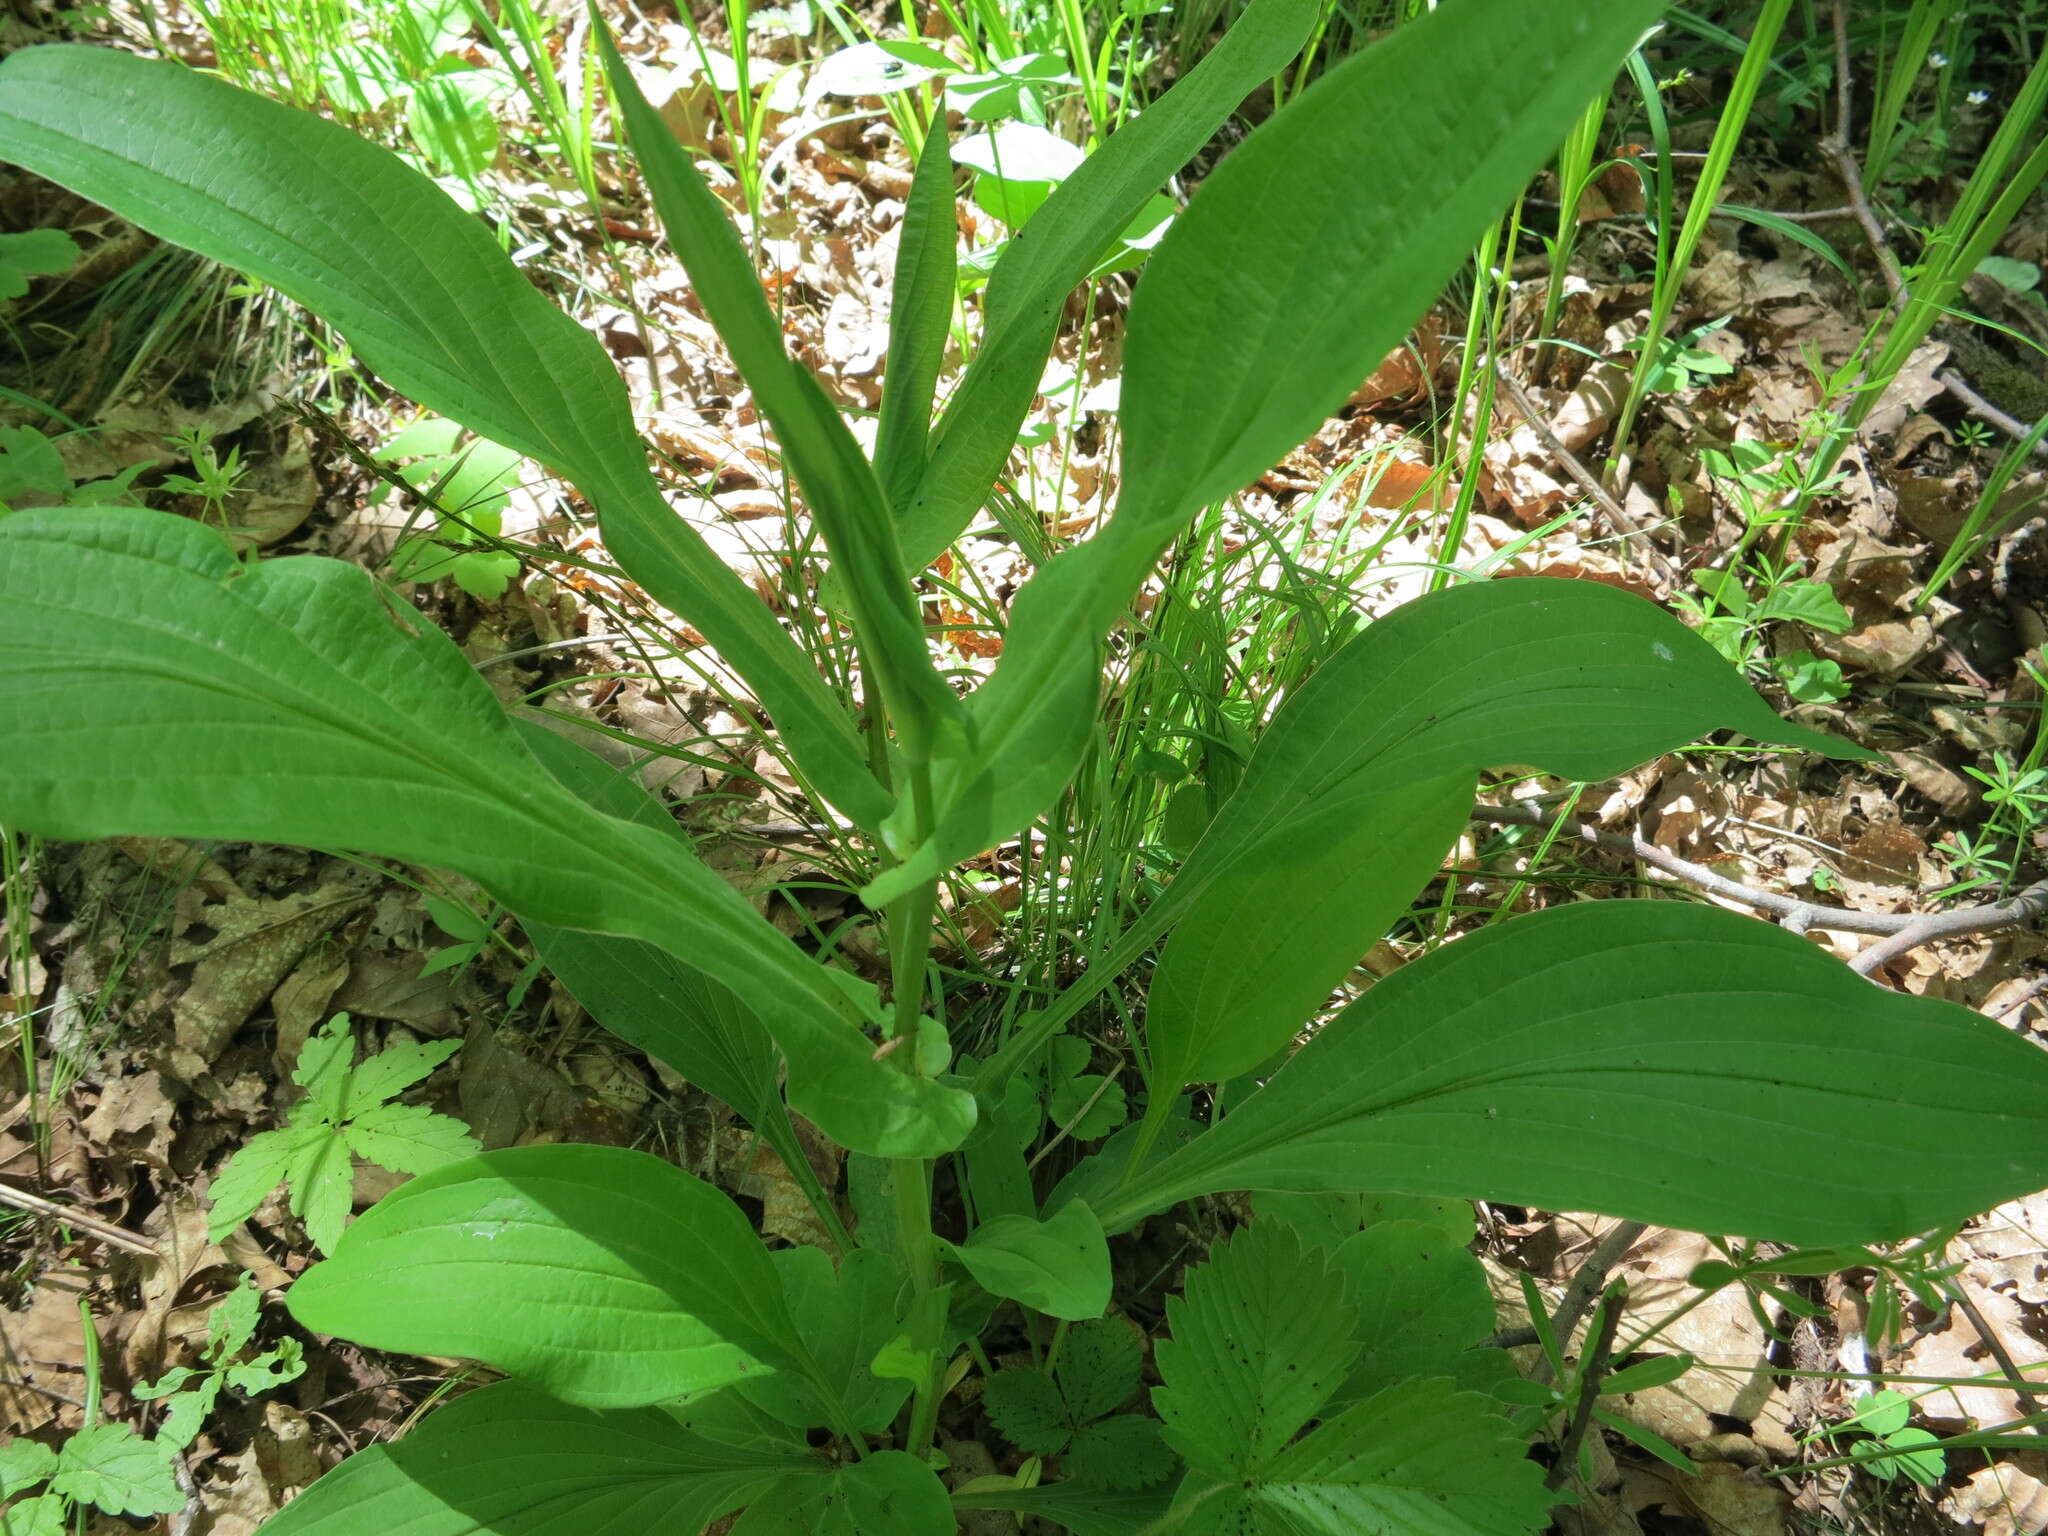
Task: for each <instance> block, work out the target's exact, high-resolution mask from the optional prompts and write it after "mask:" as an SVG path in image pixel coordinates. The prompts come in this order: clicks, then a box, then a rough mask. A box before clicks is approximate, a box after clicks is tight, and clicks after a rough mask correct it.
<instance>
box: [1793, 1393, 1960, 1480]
mask: <svg viewBox="0 0 2048 1536" xmlns="http://www.w3.org/2000/svg"><path fill="white" fill-rule="evenodd" d="M1912 1416H1913V1400H1912V1399H1911V1398H1909V1397H1907V1396H1906V1395H1905V1394H1904V1393H1901V1392H1894V1391H1892V1390H1891V1388H1889V1387H1884V1388H1880V1389H1879V1390H1878V1391H1875V1392H1872V1393H1870V1394H1869V1395H1868V1396H1867V1397H1864V1398H1863V1399H1861V1401H1860V1402H1859V1403H1858V1405H1857V1407H1856V1410H1855V1412H1853V1413H1851V1414H1850V1415H1849V1417H1848V1418H1846V1419H1844V1420H1842V1421H1841V1423H1839V1424H1833V1425H1830V1426H1829V1427H1828V1428H1827V1429H1826V1430H1825V1431H1823V1434H1824V1436H1825V1438H1827V1439H1829V1440H1839V1441H1840V1442H1841V1443H1842V1448H1843V1449H1844V1450H1845V1451H1847V1452H1848V1453H1850V1454H1852V1455H1855V1456H1857V1457H1858V1458H1859V1461H1858V1464H1859V1465H1860V1466H1861V1467H1862V1468H1863V1469H1864V1471H1866V1472H1869V1473H1871V1474H1872V1475H1873V1476H1876V1477H1881V1478H1883V1479H1884V1480H1885V1481H1886V1482H1890V1481H1891V1480H1892V1479H1893V1478H1897V1477H1906V1478H1910V1479H1911V1480H1912V1481H1914V1482H1916V1483H1918V1484H1919V1485H1920V1486H1921V1487H1923V1488H1932V1487H1934V1486H1935V1485H1936V1484H1938V1483H1939V1482H1940V1481H1941V1480H1942V1477H1943V1476H1944V1475H1945V1474H1946V1473H1947V1471H1948V1461H1947V1457H1946V1455H1945V1453H1944V1452H1943V1451H1942V1449H1941V1437H1940V1436H1939V1435H1937V1434H1935V1433H1934V1432H1933V1431H1932V1430H1927V1429H1921V1428H1920V1427H1919V1426H1917V1425H1914V1424H1910V1423H1908V1422H1907V1421H1908V1420H1909V1419H1910V1418H1911V1417H1912ZM1879 1448H1882V1449H1883V1451H1884V1453H1885V1454H1883V1455H1878V1456H1870V1455H1869V1453H1870V1452H1871V1451H1873V1450H1876V1449H1879ZM1865 1457H1867V1458H1868V1459H1863V1458H1865Z"/></svg>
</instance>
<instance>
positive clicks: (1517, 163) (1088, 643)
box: [866, 0, 1662, 900]
mask: <svg viewBox="0 0 2048 1536" xmlns="http://www.w3.org/2000/svg"><path fill="white" fill-rule="evenodd" d="M1661 9H1662V6H1661V4H1660V3H1657V0H1622V3H1616V4H1612V5H1603V6H1594V7H1585V6H1532V5H1528V4H1525V3H1523V0H1460V3H1458V4H1456V5H1446V6H1443V7H1441V8H1439V9H1437V10H1435V11H1432V12H1431V13H1430V14H1428V15H1427V16H1425V17H1423V18H1422V19H1421V20H1419V21H1415V22H1411V23H1408V24H1406V25H1404V26H1403V27H1401V28H1400V30H1399V31H1397V32H1396V33H1395V34H1394V35H1393V36H1392V37H1391V38H1389V39H1388V40H1386V41H1384V42H1381V43H1378V44H1375V45H1374V46H1373V47H1371V48H1368V49H1367V50H1365V51H1364V52H1363V53H1361V54H1359V55H1358V56H1357V57H1355V58H1352V59H1348V60H1346V61H1345V62H1344V63H1342V64H1340V65H1338V66H1337V67H1336V68H1334V69H1332V70H1330V71H1329V72H1328V73H1327V74H1326V75H1324V76H1323V78H1322V79H1320V80H1318V81H1317V82H1316V83H1315V84H1314V85H1312V86H1310V87H1309V88H1308V89H1307V90H1306V91H1304V92H1302V93H1301V95H1299V96H1298V97H1296V98H1295V99H1294V100H1293V101H1292V102H1290V103H1289V104H1288V105H1287V106H1286V107H1285V108H1283V109H1282V110H1281V111H1280V112H1278V113H1276V114H1275V115H1274V116H1273V118H1272V119H1271V120H1270V121H1268V122H1267V123H1266V124H1265V125H1264V126H1262V127H1261V128H1260V129H1259V130H1258V131H1257V132H1256V133H1254V134H1253V135H1252V136H1251V137H1250V138H1249V139H1247V140H1246V141H1245V142H1244V143H1243V144H1242V145H1240V146H1239V147H1238V148H1237V149H1236V150H1235V151H1233V152H1232V153H1231V154H1230V155H1229V157H1227V158H1226V159H1225V160H1224V162H1223V163H1222V165H1221V166H1219V167H1218V168H1217V170H1216V172H1215V173H1214V174H1213V175H1212V176H1211V177H1210V178H1209V180H1208V181H1207V182H1206V183H1205V184H1204V185H1203V187H1202V189H1201V191H1200V192H1199V193H1198V194H1197V196H1196V197H1195V199H1194V202H1193V204H1192V205H1191V206H1190V207H1189V209H1188V211H1187V212H1186V213H1184V214H1182V215H1181V217H1180V218H1179V219H1178V220H1176V221H1175V224H1174V226H1173V228H1172V229H1171V230H1170V231H1168V233H1167V235H1166V238H1165V239H1164V240H1163V241H1162V242H1161V243H1160V246H1159V250H1158V251H1157V253H1156V254H1155V255H1154V256H1153V257H1152V260H1151V263H1150V264H1149V266H1148V268H1147V270H1146V273H1145V276H1144V279H1143V281H1142V282H1140V283H1139V285H1138V295H1137V298H1136V299H1135V300H1134V301H1133V304H1132V308H1131V318H1130V327H1129V333H1128V337H1127V339H1126V342H1125V354H1124V358H1125V361H1124V386H1123V419H1124V423H1125V432H1126V438H1125V461H1124V464H1125V467H1124V482H1123V487H1122V490H1121V492H1120V493H1119V497H1118V504H1117V511H1116V514H1115V516H1114V517H1112V518H1111V520H1110V522H1109V523H1108V525H1107V526H1106V527H1105V528H1103V530H1102V531H1101V532H1099V533H1098V534H1096V535H1095V537H1094V538H1092V539H1090V540H1089V541H1088V542H1087V543H1085V544H1082V545H1080V546H1079V547H1077V548H1075V549H1072V550H1069V551H1067V552H1066V553H1064V554H1062V555H1060V556H1059V557H1058V558H1056V559H1055V560H1053V561H1052V562H1051V563H1050V564H1048V565H1047V566H1046V567H1045V568H1044V569H1042V570H1041V571H1040V572H1039V573H1038V574H1037V575H1036V576H1035V577H1033V578H1032V580H1031V581H1030V582H1029V583H1028V584H1026V586H1025V587H1024V589H1023V590H1022V591H1021V592H1020V593H1018V595H1017V600H1016V602H1015V604H1014V605H1013V607H1012V610H1011V624H1010V631H1009V634H1008V637H1007V640H1006V643H1005V646H1004V651H1003V658H1002V661H1001V663H1000V664H999V665H998V666H997V668H996V671H995V673H994V675H993V676H991V677H990V679H989V681H988V682H987V683H985V684H984V685H983V686H982V687H981V689H980V690H979V691H978V692H977V693H976V694H975V695H974V696H973V697H972V699H971V700H970V715H971V719H972V723H973V726H974V727H975V729H976V734H975V736H974V740H975V746H976V752H977V754H978V756H977V757H976V758H975V759H973V760H971V761H969V762H968V763H966V764H964V765H962V766H961V767H959V768H958V769H957V770H954V771H953V772H952V773H950V774H949V775H948V777H947V779H946V781H945V783H944V784H943V785H942V789H941V794H942V800H941V807H942V809H941V811H940V815H939V820H938V827H939V831H938V833H937V835H936V836H935V838H934V839H933V846H932V848H931V849H930V850H929V851H928V852H925V853H923V854H921V855H919V856H917V857H913V858H911V859H909V860H906V862H905V865H904V866H903V870H902V872H900V873H896V874H892V876H891V877H889V878H887V879H884V880H881V881H877V882H876V884H875V885H874V886H872V887H870V890H869V891H868V892H867V893H866V894H867V895H868V896H869V898H870V899H876V900H879V899H883V898H886V897H887V896H888V895H890V894H891V893H892V892H893V890H894V889H895V887H896V884H897V882H898V881H899V880H904V879H909V878H913V877H914V878H926V877H928V872H929V870H930V869H934V868H936V867H938V866H941V865H944V864H950V863H952V862H954V861H955V860H957V859H959V858H964V857H966V856H968V855H969V854H972V853H974V852H976V851H978V850H980V849H982V848H985V847H987V846H989V844H991V843H992V842H994V841H995V840H996V839H997V838H999V837H1001V836H1003V835H1005V834H1007V833H1009V832H1011V831H1014V830H1015V829H1016V828H1017V827H1019V826H1021V825H1023V824H1024V823H1025V822H1026V821H1027V820H1029V819H1030V818H1031V817H1032V816H1034V815H1036V814H1037V813H1038V812H1039V811H1040V810H1042V809H1043V808H1044V807H1045V806H1046V805H1047V804H1049V803H1050V802H1051V800H1052V799H1053V798H1054V796H1056V795H1057V794H1058V793H1059V790H1060V788H1061V786H1062V785H1064V783H1065V782H1066V779H1067V777H1068V776H1069V775H1071V773H1072V771H1073V768H1074V765H1075V763H1076V762H1077V761H1078V760H1079V757H1080V754H1081V752H1082V751H1083V749H1084V748H1085V746H1086V744H1087V741H1088V736H1089V730H1090V722H1091V720H1092V719H1093V708H1094V702H1095V684H1096V679H1097V677H1098V676H1099V667H1098V657H1097V647H1098V646H1099V644H1100V642H1101V639H1102V637H1103V635H1104V634H1105V633H1106V632H1107V630H1108V629H1109V627H1110V626H1111V625H1112V624H1114V623H1115V622H1116V620H1117V618H1118V616H1119V615H1120V614H1121V613H1122V611H1123V609H1124V606H1125V605H1126V604H1127V603H1128V602H1129V601H1130V598H1131V594H1132V593H1133V592H1134V591H1135V590H1136V589H1137V586H1138V584H1139V582H1140V581H1142V580H1143V579H1144V576H1145V574H1146V572H1147V571H1148V570H1149V569H1150V568H1151V566H1152V563H1153V561H1154V560H1155V559H1157V558H1158V555H1159V552H1160V551H1161V550H1162V549H1163V548H1164V547H1165V546H1166V544H1167V542H1168V541H1169V540H1170V539H1171V538H1172V537H1173V535H1174V533H1175V532H1176V531H1177V530H1178V529H1179V527H1180V525H1181V523H1182V522H1183V521H1184V520H1185V518H1186V517H1187V516H1188V515H1189V514H1190V513H1191V512H1192V511H1193V510H1194V509H1195V508H1196V507H1198V506H1199V505H1201V504H1202V503H1203V502H1204V501H1208V500H1213V499H1216V498H1218V497H1221V496H1224V495H1227V494H1229V493H1230V492H1232V491H1234V490H1236V489H1238V488H1239V487H1240V486H1242V485H1244V484H1245V483H1246V482H1247V481H1249V480H1251V479H1252V478H1253V477H1255V476H1257V475H1259V474H1261V473H1263V472H1264V471H1265V470H1266V469H1267V468H1268V467H1269V466H1270V465H1271V464H1272V463H1273V462H1274V461H1275V460H1276V459H1278V458H1279V457H1280V456H1281V455H1282V454H1284V453H1286V452H1287V451H1288V450H1289V449H1290V448H1292V447H1294V446H1295V444H1297V443H1298V442H1300V441H1301V439H1302V438H1303V437H1305V436H1307V434H1308V433H1309V432H1311V431H1312V430H1314V428H1315V427H1316V425H1317V424H1318V423H1319V422H1320V421H1322V420H1323V418H1324V417H1326V416H1327V415H1328V414H1329V413H1330V412H1331V411H1333V410H1335V409H1336V408H1337V407H1338V406H1339V405H1340V404H1341V403H1342V402H1343V400H1344V398H1345V396H1346V395H1347V394H1348V393H1349V392H1350V391H1351V390H1352V389H1353V388H1355V387H1356V385H1357V383H1358V381H1359V380H1360V379H1361V378H1363V377H1364V376H1365V375H1366V374H1367V373H1369V372H1371V371H1372V369H1373V367H1374V366H1375V365H1376V364H1377V363H1378V362H1379V360H1380V359H1381V358H1382V357H1384V356H1385V355H1386V353H1387V352H1388V351H1389V350H1390V349H1391V348H1392V347H1393V346H1394V345H1395V344H1396V343H1398V342H1399V341H1400V339H1401V334H1402V332H1403V330H1404V329H1405V328H1406V327H1407V326H1408V325H1409V324H1410V323H1412V322H1413V320H1414V319H1415V317H1416V315H1417V314H1419V313H1420V312H1421V311H1422V310H1423V308H1424V307H1425V306H1426V305H1427V304H1428V303H1429V302H1430V301H1431V300H1432V299H1433V298H1434V297H1435V296H1436V294H1437V292H1438V291H1439V290H1440V289H1441V287H1442V286H1443V283H1444V281H1445V280H1446V279H1447V278H1448V277H1449V276H1450V274H1451V273H1452V272H1453V271H1454V270H1455V269H1456V267H1457V265H1458V263H1459V262H1460V261H1462V260H1463V259H1464V257H1465V255H1466V253H1467V252H1468V251H1469V250H1470V248H1471V244H1472V241H1473V240H1474V239H1475V238H1476V237H1477V235H1478V234H1479V231H1480V230H1481V228H1482V227H1483V226H1484V225H1485V224H1486V222H1487V220H1489V219H1492V218H1494V217H1496V216H1497V215H1498V214H1499V212H1500V210H1501V208H1502V207H1503V206H1504V205H1505V204H1506V203H1507V201H1508V199H1509V198H1511V197H1513V196H1514V194H1515V192H1516V191H1517V190H1518V189H1519V188H1520V187H1521V186H1522V185H1523V183H1524V181H1525V180H1526V179H1527V177H1528V176H1529V174H1530V173H1531V172H1532V171H1534V170H1535V169H1536V167H1537V166H1538V165H1539V164H1540V163H1541V162H1542V160H1543V158H1544V157H1545V156H1546V155H1547V154H1549V152H1550V151H1551V150H1552V149H1553V148H1554V147H1555V145H1556V143H1557V141H1558V139H1559V138H1561V137H1562V136H1563V134H1564V132H1565V130H1566V129H1567V128H1568V127H1569V126H1570V125H1571V123H1572V122H1573V121H1574V119H1576V118H1577V116H1578V115H1579V114H1580V112H1582V111H1583V110H1584V107H1585V103H1586V99H1587V98H1588V97H1589V96H1591V95H1592V94H1593V92H1594V90H1595V89H1596V88H1597V87H1598V86H1599V85H1601V84H1602V83H1603V82H1604V81H1605V79H1606V77H1607V76H1608V75H1609V74H1610V73H1611V72H1612V71H1613V69H1614V67H1615V66H1616V64H1617V63H1618V62H1619V61H1620V59H1621V57H1622V55H1623V54H1624V53H1626V52H1627V50H1628V47H1629V44H1630V43H1632V42H1633V41H1634V40H1635V37H1636V35H1637V34H1638V33H1639V32H1640V31H1641V30H1642V28H1643V27H1645V26H1647V25H1648V24H1649V22H1650V21H1651V20H1653V19H1654V18H1655V16H1656V15H1657V13H1658V12H1659V11H1660V10H1661ZM1530 59H1542V60H1543V61H1544V67H1543V68H1541V69H1531V68H1529V67H1528V61H1529V60H1530ZM1393 102H1401V103H1406V104H1409V105H1408V108H1407V110H1401V111H1390V110H1389V104H1390V103H1393ZM1333 167H1334V168H1335V169H1334V170H1333ZM1084 169H1085V167H1084ZM940 451H943V445H942V448H941V450H940ZM915 552H916V551H915V546H914V544H913V553H915Z"/></svg>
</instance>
